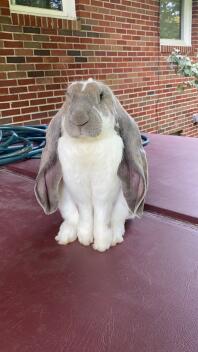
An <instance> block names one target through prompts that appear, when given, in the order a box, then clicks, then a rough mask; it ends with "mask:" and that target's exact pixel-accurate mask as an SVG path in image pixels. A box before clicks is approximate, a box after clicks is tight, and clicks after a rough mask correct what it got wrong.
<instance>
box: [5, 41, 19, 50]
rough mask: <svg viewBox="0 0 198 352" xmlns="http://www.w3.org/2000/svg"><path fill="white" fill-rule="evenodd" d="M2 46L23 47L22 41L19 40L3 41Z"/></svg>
mask: <svg viewBox="0 0 198 352" xmlns="http://www.w3.org/2000/svg"><path fill="white" fill-rule="evenodd" d="M4 46H5V48H22V47H23V42H21V41H14V40H11V41H4Z"/></svg>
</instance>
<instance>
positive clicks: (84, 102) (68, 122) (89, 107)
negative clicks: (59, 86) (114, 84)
mask: <svg viewBox="0 0 198 352" xmlns="http://www.w3.org/2000/svg"><path fill="white" fill-rule="evenodd" d="M66 96H67V97H66V110H65V114H64V116H65V119H64V128H66V131H67V133H68V134H69V135H70V136H71V137H83V136H87V137H88V136H89V137H97V136H99V135H100V134H102V133H104V132H106V131H109V130H112V129H113V128H114V126H115V118H114V113H113V112H114V104H113V93H112V91H111V90H110V88H108V87H107V86H106V85H104V84H103V83H100V82H96V81H94V80H92V79H88V81H83V82H74V83H72V84H71V85H70V86H69V88H68V90H67V93H66Z"/></svg>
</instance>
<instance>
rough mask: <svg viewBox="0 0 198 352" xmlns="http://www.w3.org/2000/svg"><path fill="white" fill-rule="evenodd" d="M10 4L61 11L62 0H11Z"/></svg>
mask: <svg viewBox="0 0 198 352" xmlns="http://www.w3.org/2000/svg"><path fill="white" fill-rule="evenodd" d="M12 4H14V5H23V6H31V7H40V8H43V9H51V10H59V11H62V0H13V1H12Z"/></svg>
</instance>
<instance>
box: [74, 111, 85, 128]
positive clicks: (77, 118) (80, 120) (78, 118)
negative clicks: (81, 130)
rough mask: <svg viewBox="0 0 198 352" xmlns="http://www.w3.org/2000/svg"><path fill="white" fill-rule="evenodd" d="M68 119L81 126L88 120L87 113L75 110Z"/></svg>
mask: <svg viewBox="0 0 198 352" xmlns="http://www.w3.org/2000/svg"><path fill="white" fill-rule="evenodd" d="M70 121H71V122H72V123H73V124H74V125H76V126H82V125H85V124H86V123H87V122H88V121H89V115H88V114H86V113H85V112H82V111H76V112H75V113H74V114H72V115H71V118H70Z"/></svg>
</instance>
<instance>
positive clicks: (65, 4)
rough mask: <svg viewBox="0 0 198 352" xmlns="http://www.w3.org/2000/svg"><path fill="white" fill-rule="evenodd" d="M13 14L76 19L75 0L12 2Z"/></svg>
mask: <svg viewBox="0 0 198 352" xmlns="http://www.w3.org/2000/svg"><path fill="white" fill-rule="evenodd" d="M10 9H11V11H12V12H17V13H23V14H28V15H37V16H45V17H55V18H67V19H76V11H75V0H10Z"/></svg>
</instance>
